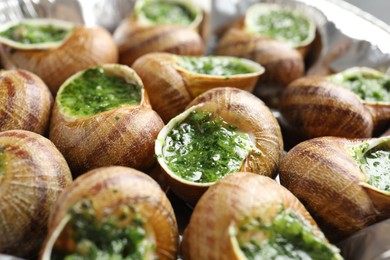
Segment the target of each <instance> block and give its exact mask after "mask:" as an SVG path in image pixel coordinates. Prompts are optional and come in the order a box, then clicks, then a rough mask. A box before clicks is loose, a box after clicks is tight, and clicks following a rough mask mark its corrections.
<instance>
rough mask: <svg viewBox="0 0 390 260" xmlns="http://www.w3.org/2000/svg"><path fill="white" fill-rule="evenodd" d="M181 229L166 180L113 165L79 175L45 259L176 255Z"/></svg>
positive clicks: (61, 207) (63, 201) (55, 218)
mask: <svg viewBox="0 0 390 260" xmlns="http://www.w3.org/2000/svg"><path fill="white" fill-rule="evenodd" d="M178 242H179V234H178V229H177V223H176V218H175V215H174V212H173V209H172V206H171V204H170V202H169V200H168V199H167V197H166V196H165V194H164V192H163V191H162V190H161V189H160V186H159V185H158V184H157V183H156V182H155V181H153V179H152V178H150V177H149V176H148V175H146V174H144V173H142V172H139V171H137V170H134V169H131V168H126V167H121V166H111V167H103V168H98V169H95V170H92V171H89V172H87V173H85V174H83V175H82V176H80V177H78V178H77V179H76V180H75V181H74V183H73V184H72V185H71V186H69V187H68V188H67V189H66V190H65V191H64V192H63V193H62V195H61V197H60V198H59V199H58V201H57V203H56V205H55V206H54V208H53V210H52V212H51V215H50V223H49V235H48V236H47V238H46V241H45V246H44V247H43V249H42V252H41V259H42V260H48V259H64V258H65V257H66V259H68V258H72V257H74V258H77V259H78V258H83V259H156V258H158V259H176V258H177V247H178Z"/></svg>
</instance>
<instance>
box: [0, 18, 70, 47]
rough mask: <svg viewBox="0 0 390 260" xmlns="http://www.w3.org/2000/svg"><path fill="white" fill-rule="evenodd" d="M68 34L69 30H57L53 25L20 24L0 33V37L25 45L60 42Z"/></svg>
mask: <svg viewBox="0 0 390 260" xmlns="http://www.w3.org/2000/svg"><path fill="white" fill-rule="evenodd" d="M69 32H70V30H69V29H64V28H58V27H56V26H55V25H53V24H49V25H34V24H26V23H20V24H17V25H14V26H11V27H10V28H8V29H7V30H5V31H2V32H0V36H2V37H4V38H7V39H10V40H13V41H16V42H20V43H25V44H36V43H47V42H60V41H62V40H64V39H65V37H66V36H67V35H68V33H69Z"/></svg>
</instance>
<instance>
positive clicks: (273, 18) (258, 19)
mask: <svg viewBox="0 0 390 260" xmlns="http://www.w3.org/2000/svg"><path fill="white" fill-rule="evenodd" d="M315 29H316V26H315V23H314V22H313V21H312V20H311V19H310V18H309V17H307V16H306V15H304V14H303V13H301V12H299V11H297V10H294V9H292V8H290V7H286V6H281V5H278V4H269V3H258V4H255V5H253V6H251V7H250V8H249V9H248V10H247V12H246V14H245V17H244V18H243V19H242V20H241V21H239V22H237V23H236V24H235V25H234V26H232V27H231V28H230V29H228V30H227V31H226V33H224V34H223V35H222V38H221V39H220V41H219V42H218V46H217V48H216V52H217V54H218V55H231V56H239V57H244V58H248V59H252V60H254V61H256V62H258V63H260V64H261V65H262V66H264V67H265V73H264V76H263V77H262V78H261V80H260V81H259V85H258V86H259V87H258V88H256V90H255V92H256V94H257V95H259V96H260V97H261V98H262V99H263V100H264V101H265V102H266V103H267V104H269V105H272V106H275V105H277V103H278V97H279V96H280V93H281V91H282V90H283V88H284V87H286V86H287V85H288V84H289V83H290V82H292V81H293V80H295V79H297V78H300V77H302V76H303V75H304V72H305V64H304V55H305V54H306V52H307V50H308V47H309V45H310V43H311V42H312V41H313V40H314V37H315Z"/></svg>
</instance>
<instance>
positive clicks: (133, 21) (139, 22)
mask: <svg viewBox="0 0 390 260" xmlns="http://www.w3.org/2000/svg"><path fill="white" fill-rule="evenodd" d="M203 20H204V19H203V12H202V10H201V9H200V8H199V7H198V6H196V5H195V4H193V3H192V1H183V0H141V1H137V2H136V4H135V7H134V12H133V13H132V14H131V16H130V17H129V18H127V19H125V20H124V21H123V22H122V23H121V24H120V25H119V27H118V28H117V29H116V30H115V32H114V39H115V42H116V43H117V45H118V48H119V62H120V63H121V64H126V65H129V66H130V65H132V63H133V62H134V61H135V60H136V59H137V58H138V57H140V56H142V55H144V54H147V53H150V52H158V51H160V52H170V53H176V54H181V55H201V54H203V53H204V49H205V47H204V44H203V40H202V37H201V36H200V34H199V31H200V28H201V27H202V22H203Z"/></svg>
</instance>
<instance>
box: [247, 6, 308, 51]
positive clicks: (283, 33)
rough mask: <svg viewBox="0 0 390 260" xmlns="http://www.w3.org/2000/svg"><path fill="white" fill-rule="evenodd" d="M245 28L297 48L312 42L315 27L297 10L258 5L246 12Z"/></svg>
mask: <svg viewBox="0 0 390 260" xmlns="http://www.w3.org/2000/svg"><path fill="white" fill-rule="evenodd" d="M245 28H246V30H247V31H248V32H250V33H254V34H259V35H262V36H267V37H270V38H273V39H276V40H280V41H283V42H287V43H289V44H291V45H292V46H293V47H299V46H305V45H308V44H309V43H311V42H312V41H313V40H314V37H315V30H316V25H315V23H314V22H313V21H312V20H311V19H310V18H309V17H308V16H307V15H305V14H304V13H303V12H301V11H299V10H296V9H293V8H291V7H286V6H285V7H282V6H281V5H278V4H266V3H259V4H254V5H252V6H251V7H250V8H249V9H248V10H247V12H246V15H245Z"/></svg>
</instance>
